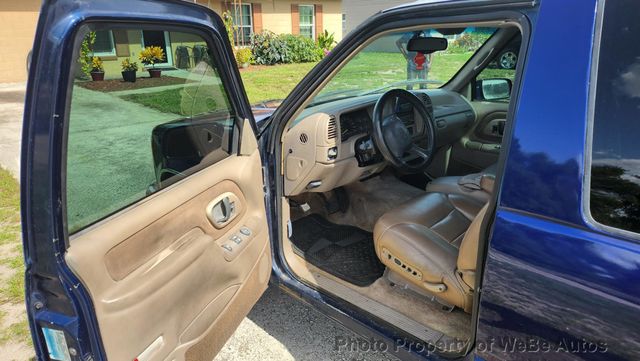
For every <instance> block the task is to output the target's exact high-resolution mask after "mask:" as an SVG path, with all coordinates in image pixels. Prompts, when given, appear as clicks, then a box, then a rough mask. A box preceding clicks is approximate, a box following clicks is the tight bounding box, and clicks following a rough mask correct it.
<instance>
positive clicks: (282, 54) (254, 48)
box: [250, 31, 324, 65]
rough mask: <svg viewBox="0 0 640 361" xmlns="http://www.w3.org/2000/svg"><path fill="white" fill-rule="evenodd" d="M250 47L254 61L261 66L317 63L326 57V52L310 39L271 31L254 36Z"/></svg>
mask: <svg viewBox="0 0 640 361" xmlns="http://www.w3.org/2000/svg"><path fill="white" fill-rule="evenodd" d="M250 47H251V52H252V54H253V61H254V63H255V64H259V65H273V64H286V63H307V62H315V61H320V60H321V59H322V57H323V56H324V50H323V49H322V48H320V46H319V45H317V44H316V42H314V41H313V40H311V39H309V38H306V37H304V36H301V35H291V34H281V35H276V34H275V33H273V32H271V31H264V32H262V33H260V34H254V35H253V36H252V37H251V45H250Z"/></svg>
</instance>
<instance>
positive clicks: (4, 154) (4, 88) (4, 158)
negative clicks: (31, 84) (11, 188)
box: [0, 83, 25, 178]
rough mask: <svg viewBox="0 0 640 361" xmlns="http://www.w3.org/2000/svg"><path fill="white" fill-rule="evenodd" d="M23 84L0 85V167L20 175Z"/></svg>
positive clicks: (16, 175)
mask: <svg viewBox="0 0 640 361" xmlns="http://www.w3.org/2000/svg"><path fill="white" fill-rule="evenodd" d="M24 92H25V84H24V83H17V84H0V166H2V167H4V168H7V169H8V170H9V171H10V172H11V174H13V175H14V176H15V177H16V178H18V175H19V173H20V139H21V137H22V131H21V130H22V112H23V111H24Z"/></svg>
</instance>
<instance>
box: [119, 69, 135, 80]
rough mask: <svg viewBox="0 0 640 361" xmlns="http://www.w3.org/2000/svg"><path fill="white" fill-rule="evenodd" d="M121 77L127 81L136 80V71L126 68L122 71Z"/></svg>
mask: <svg viewBox="0 0 640 361" xmlns="http://www.w3.org/2000/svg"><path fill="white" fill-rule="evenodd" d="M122 79H123V80H124V81H126V82H129V83H135V82H136V71H135V70H127V71H123V72H122Z"/></svg>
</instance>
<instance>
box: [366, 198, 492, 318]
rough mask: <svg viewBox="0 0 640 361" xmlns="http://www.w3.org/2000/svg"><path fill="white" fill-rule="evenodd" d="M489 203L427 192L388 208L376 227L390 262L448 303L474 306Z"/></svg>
mask: <svg viewBox="0 0 640 361" xmlns="http://www.w3.org/2000/svg"><path fill="white" fill-rule="evenodd" d="M486 210H487V205H486V204H485V205H482V204H478V202H477V201H476V200H472V199H470V198H469V197H466V196H464V195H458V194H445V193H427V194H425V195H423V196H420V197H419V198H416V199H413V200H411V201H409V202H407V203H405V204H402V205H401V206H399V207H397V208H395V209H393V210H391V211H389V212H387V213H385V214H384V215H383V216H382V217H380V219H378V221H377V223H376V225H375V228H374V230H373V235H374V242H375V248H376V253H377V255H378V257H379V258H380V260H381V261H382V263H383V264H384V265H385V266H387V268H388V269H389V270H390V271H392V272H395V273H396V274H398V275H400V277H402V278H403V279H404V280H406V281H408V282H409V283H410V284H413V285H415V286H417V287H418V288H419V289H420V290H423V291H426V292H427V293H431V294H433V295H434V296H436V297H437V298H439V299H440V300H441V301H443V302H444V303H447V304H449V305H453V306H458V307H460V308H462V309H463V310H465V311H466V312H471V306H472V304H473V289H474V285H475V270H476V261H477V253H478V242H479V239H480V225H481V222H482V218H483V217H484V215H485V213H486Z"/></svg>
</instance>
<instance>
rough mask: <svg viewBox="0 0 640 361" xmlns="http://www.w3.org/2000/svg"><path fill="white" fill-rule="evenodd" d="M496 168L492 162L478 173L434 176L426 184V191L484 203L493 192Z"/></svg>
mask: <svg viewBox="0 0 640 361" xmlns="http://www.w3.org/2000/svg"><path fill="white" fill-rule="evenodd" d="M496 169H497V167H496V165H495V164H494V165H492V166H490V167H487V168H486V169H484V170H483V171H482V172H479V173H473V174H468V175H465V176H451V177H440V178H436V179H434V180H432V181H431V182H429V184H427V188H426V191H427V192H430V193H445V194H458V195H463V196H466V197H468V198H470V199H471V200H474V201H476V202H478V203H481V204H485V203H487V202H488V201H489V198H490V197H491V194H492V192H493V186H494V181H495V178H496Z"/></svg>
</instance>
